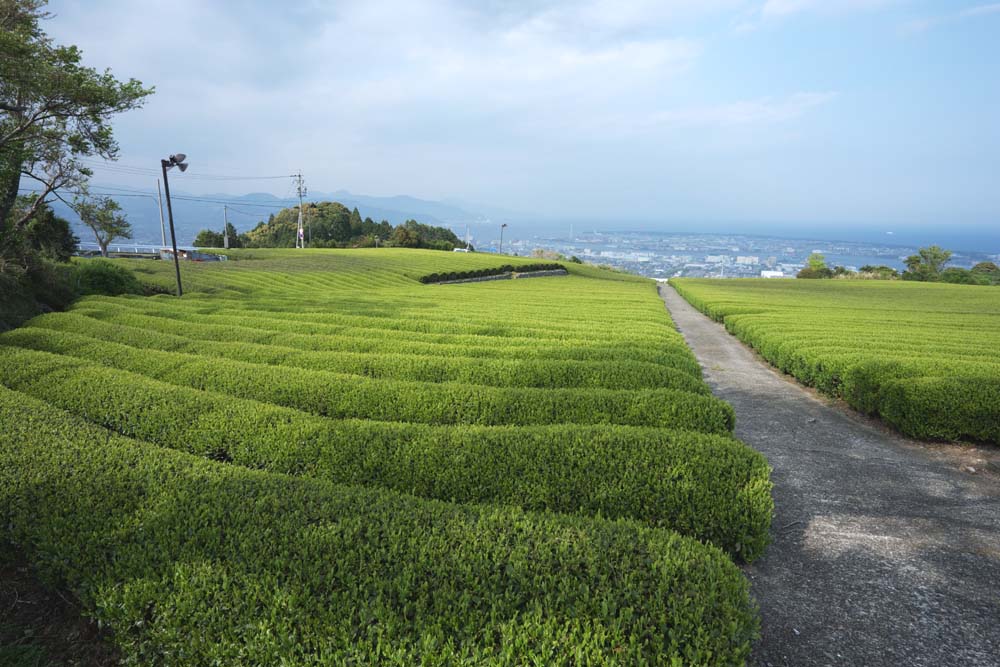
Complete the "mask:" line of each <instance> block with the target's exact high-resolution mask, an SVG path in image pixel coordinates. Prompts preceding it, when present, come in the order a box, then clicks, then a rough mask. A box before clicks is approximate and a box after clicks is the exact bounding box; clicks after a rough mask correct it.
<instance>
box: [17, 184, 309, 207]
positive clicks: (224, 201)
mask: <svg viewBox="0 0 1000 667" xmlns="http://www.w3.org/2000/svg"><path fill="white" fill-rule="evenodd" d="M101 189H102V190H123V189H122V188H109V187H102V188H101ZM17 191H18V192H28V193H32V194H38V193H40V192H41V190H36V189H33V188H18V189H17ZM64 192H66V193H68V194H71V195H77V196H79V195H82V194H84V193H83V192H81V191H79V190H76V191H74V190H65V191H64ZM86 194H90V195H97V196H100V197H151V198H153V199H156V194H155V193H153V192H142V191H138V190H124V191H122V192H96V191H94V192H87V193H86ZM171 199H183V200H184V201H194V202H201V203H205V204H227V205H230V206H231V205H233V204H236V205H238V206H248V207H253V208H269V209H279V210H280V209H283V208H293V204H294V203H293V202H283V203H281V204H254V203H250V202H245V201H239V200H228V199H208V198H205V197H186V196H184V195H172V196H171Z"/></svg>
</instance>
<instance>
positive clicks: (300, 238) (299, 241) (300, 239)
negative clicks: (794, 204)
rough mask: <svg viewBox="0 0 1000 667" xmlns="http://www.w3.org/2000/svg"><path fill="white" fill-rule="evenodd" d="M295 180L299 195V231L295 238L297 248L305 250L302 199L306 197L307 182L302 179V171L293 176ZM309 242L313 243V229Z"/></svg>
mask: <svg viewBox="0 0 1000 667" xmlns="http://www.w3.org/2000/svg"><path fill="white" fill-rule="evenodd" d="M292 178H294V179H295V189H296V191H297V192H298V193H299V229H298V233H297V234H296V237H295V247H296V248H305V247H306V232H305V228H304V227H303V224H302V198H303V197H305V196H306V185H305V181H304V180H303V179H302V171H301V170H300V171H299V173H297V174H295V175H293V176H292ZM309 232H310V233H309V236H310V238H309V240H310V241H312V229H310V230H309Z"/></svg>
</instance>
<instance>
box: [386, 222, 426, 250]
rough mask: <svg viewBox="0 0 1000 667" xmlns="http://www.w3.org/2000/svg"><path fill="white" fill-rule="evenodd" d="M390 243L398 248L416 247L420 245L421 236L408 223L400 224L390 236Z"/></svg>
mask: <svg viewBox="0 0 1000 667" xmlns="http://www.w3.org/2000/svg"><path fill="white" fill-rule="evenodd" d="M389 245H391V246H394V247H396V248H416V247H418V246H419V245H420V236H419V235H418V234H417V232H416V230H414V229H412V228H410V227H407V226H406V225H400V226H398V227H396V229H394V230H392V236H390V237H389Z"/></svg>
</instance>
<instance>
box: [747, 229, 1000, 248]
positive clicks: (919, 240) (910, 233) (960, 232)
mask: <svg viewBox="0 0 1000 667" xmlns="http://www.w3.org/2000/svg"><path fill="white" fill-rule="evenodd" d="M741 231H742V233H745V234H766V235H767V236H776V237H778V238H796V239H815V240H817V241H849V242H854V243H874V244H878V245H887V246H909V247H923V246H928V245H939V246H941V247H942V248H946V249H948V250H952V251H956V252H977V253H988V254H991V255H992V254H1000V221H998V222H997V225H996V226H994V227H992V228H990V227H985V226H984V227H982V228H978V229H970V228H950V227H927V228H919V227H918V228H912V229H901V230H899V229H898V230H895V231H893V230H891V229H889V230H875V229H863V228H852V227H848V226H844V227H828V226H824V227H811V226H803V227H800V228H790V227H780V228H777V227H776V228H772V229H766V228H763V229H759V230H751V229H746V230H741ZM889 231H892V233H891V234H890V233H887V232H889Z"/></svg>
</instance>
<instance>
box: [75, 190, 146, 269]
mask: <svg viewBox="0 0 1000 667" xmlns="http://www.w3.org/2000/svg"><path fill="white" fill-rule="evenodd" d="M73 210H74V211H76V214H77V215H79V216H80V220H81V221H82V222H83V224H85V225H87V226H88V227H90V229H91V230H92V231H93V232H94V238H96V239H97V245H98V246H99V247H100V248H101V254H102V255H104V256H105V257H107V256H108V244H110V243H111V242H112V241H114V240H115V239H116V238H124V239H130V238H132V225H131V224H129V222H128V220H126V219H125V215H124V214H123V213H122V212H121V210H122V207H121V205H120V204H119V203H118V202H116V201H115V200H114V199H111V198H110V197H94V198H91V197H90V196H88V195H87V194H86V191H85V192H84V194H83V195H82V196H79V197H76V198H75V199H74V200H73Z"/></svg>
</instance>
